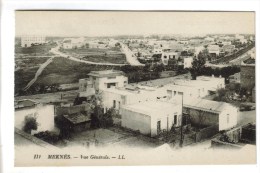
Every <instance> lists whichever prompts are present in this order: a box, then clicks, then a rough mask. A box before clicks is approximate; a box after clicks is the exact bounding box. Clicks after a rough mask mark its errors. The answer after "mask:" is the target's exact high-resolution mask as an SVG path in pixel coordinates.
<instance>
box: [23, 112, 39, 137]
mask: <svg viewBox="0 0 260 173" xmlns="http://www.w3.org/2000/svg"><path fill="white" fill-rule="evenodd" d="M38 125H39V124H38V123H37V116H36V114H34V115H27V116H25V118H24V127H23V130H24V131H25V132H26V133H30V134H31V131H32V130H37V128H38Z"/></svg>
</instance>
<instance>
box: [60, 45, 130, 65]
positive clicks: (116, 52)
mask: <svg viewBox="0 0 260 173" xmlns="http://www.w3.org/2000/svg"><path fill="white" fill-rule="evenodd" d="M60 51H61V52H64V53H66V54H68V55H71V56H73V57H78V58H82V59H84V60H87V61H92V62H100V63H102V62H104V63H115V64H127V61H126V57H125V54H123V53H121V51H120V49H119V48H109V49H96V48H80V49H79V48H78V49H61V50H60Z"/></svg>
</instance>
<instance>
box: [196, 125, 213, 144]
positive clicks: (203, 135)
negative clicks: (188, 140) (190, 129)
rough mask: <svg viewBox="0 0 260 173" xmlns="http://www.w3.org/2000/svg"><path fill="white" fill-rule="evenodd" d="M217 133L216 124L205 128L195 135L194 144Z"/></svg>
mask: <svg viewBox="0 0 260 173" xmlns="http://www.w3.org/2000/svg"><path fill="white" fill-rule="evenodd" d="M217 133H218V124H216V125H213V126H209V127H206V128H204V129H202V130H200V131H199V132H197V133H196V142H200V141H202V140H204V139H207V138H210V137H212V136H214V135H216V134H217Z"/></svg>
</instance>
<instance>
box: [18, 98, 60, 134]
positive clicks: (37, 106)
mask: <svg viewBox="0 0 260 173" xmlns="http://www.w3.org/2000/svg"><path fill="white" fill-rule="evenodd" d="M54 114H55V113H54V105H50V104H41V103H38V102H35V101H33V100H28V99H23V100H16V101H15V128H18V129H20V130H23V127H24V125H25V121H24V120H25V117H26V116H28V117H34V116H35V117H36V122H37V123H38V124H39V125H38V128H37V130H34V133H37V132H41V131H47V130H48V131H52V130H54V129H55V125H54ZM32 133H33V131H32Z"/></svg>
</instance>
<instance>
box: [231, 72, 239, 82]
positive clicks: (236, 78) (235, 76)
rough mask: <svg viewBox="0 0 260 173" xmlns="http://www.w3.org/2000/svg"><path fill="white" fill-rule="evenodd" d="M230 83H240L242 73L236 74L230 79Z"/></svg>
mask: <svg viewBox="0 0 260 173" xmlns="http://www.w3.org/2000/svg"><path fill="white" fill-rule="evenodd" d="M228 80H229V82H230V83H240V73H235V74H233V75H230V76H229V77H228Z"/></svg>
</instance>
